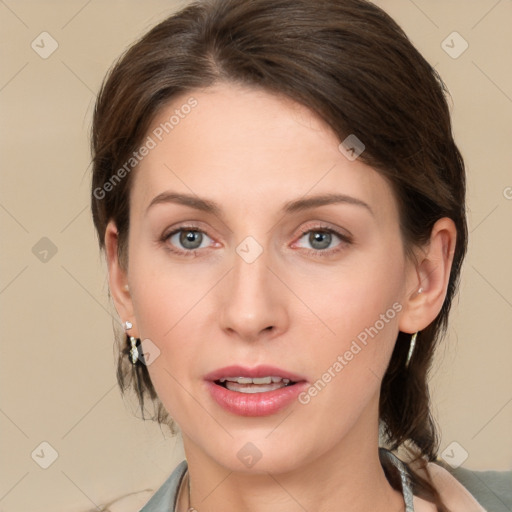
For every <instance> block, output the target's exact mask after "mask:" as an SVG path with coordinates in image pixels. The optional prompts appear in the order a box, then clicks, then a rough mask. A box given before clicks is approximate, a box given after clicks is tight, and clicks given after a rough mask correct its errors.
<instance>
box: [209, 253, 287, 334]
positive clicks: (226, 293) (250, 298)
mask: <svg viewBox="0 0 512 512" xmlns="http://www.w3.org/2000/svg"><path fill="white" fill-rule="evenodd" d="M234 259H235V261H234V268H233V269H232V271H231V272H230V273H229V274H228V276H226V280H225V282H224V283H223V287H222V290H219V292H220V293H221V295H222V297H221V298H220V303H221V310H220V312H219V321H220V327H221V328H222V330H223V331H224V332H226V333H228V334H229V335H230V336H232V337H233V336H234V337H238V338H239V339H242V340H245V341H256V340H259V339H263V338H264V339H271V338H274V337H276V336H278V335H280V334H282V333H283V332H285V331H286V330H287V329H288V324H289V312H288V304H287V300H288V297H287V295H286V291H285V290H284V287H283V284H282V283H281V282H280V281H279V279H277V277H276V276H275V275H274V272H273V271H271V270H270V269H269V267H268V263H269V261H268V259H267V257H266V255H265V251H264V252H263V254H262V255H261V256H260V257H259V258H258V259H257V260H256V261H254V262H252V263H247V262H246V261H244V260H243V259H242V258H241V257H239V256H238V255H235V258H234Z"/></svg>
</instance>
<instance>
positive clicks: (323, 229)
mask: <svg viewBox="0 0 512 512" xmlns="http://www.w3.org/2000/svg"><path fill="white" fill-rule="evenodd" d="M181 231H197V232H198V233H202V234H203V235H206V236H209V235H208V234H207V233H206V232H205V231H203V230H202V229H200V228H199V227H198V226H194V225H181V226H178V227H177V228H176V229H174V230H172V231H170V232H169V233H165V234H164V235H162V237H161V239H160V242H161V243H163V244H164V245H165V247H166V248H167V250H169V251H171V252H173V253H175V254H179V255H182V256H186V257H197V256H198V252H199V251H200V249H192V250H185V249H177V248H176V247H175V246H171V245H170V244H169V243H168V242H169V239H170V238H171V237H172V236H173V235H175V234H176V233H179V232H181ZM312 232H318V233H329V234H331V235H335V236H337V237H338V238H339V239H340V243H339V244H338V245H337V246H336V247H335V248H334V249H324V250H320V249H303V250H305V251H306V254H308V255H311V256H315V257H316V256H321V257H326V256H332V255H333V254H336V253H338V252H339V251H341V250H343V248H344V247H345V246H346V245H350V244H352V243H353V241H352V239H351V237H349V236H348V235H345V234H342V233H340V232H339V231H337V230H335V229H333V228H331V227H328V226H315V227H310V228H308V229H304V230H302V231H301V233H300V235H299V237H298V238H297V240H300V239H301V238H302V237H304V235H307V234H309V233H312ZM209 238H211V237H209Z"/></svg>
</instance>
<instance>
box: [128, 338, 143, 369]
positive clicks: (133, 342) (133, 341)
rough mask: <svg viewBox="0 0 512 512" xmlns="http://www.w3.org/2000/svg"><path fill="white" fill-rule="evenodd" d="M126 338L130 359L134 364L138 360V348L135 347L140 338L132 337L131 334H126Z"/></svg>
mask: <svg viewBox="0 0 512 512" xmlns="http://www.w3.org/2000/svg"><path fill="white" fill-rule="evenodd" d="M126 338H127V339H129V341H130V344H131V348H130V359H131V361H132V364H133V365H134V366H135V365H136V364H137V363H138V361H139V349H138V348H137V344H140V340H139V339H138V338H134V337H133V336H128V335H126Z"/></svg>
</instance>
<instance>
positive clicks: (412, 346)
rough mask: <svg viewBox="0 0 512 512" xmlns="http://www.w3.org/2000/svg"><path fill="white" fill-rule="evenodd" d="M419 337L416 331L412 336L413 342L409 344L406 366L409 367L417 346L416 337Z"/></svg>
mask: <svg viewBox="0 0 512 512" xmlns="http://www.w3.org/2000/svg"><path fill="white" fill-rule="evenodd" d="M417 337H418V333H417V332H415V333H414V334H413V335H412V336H411V344H410V346H409V353H408V354H407V360H406V361H405V367H406V368H408V367H409V363H410V362H411V358H412V355H413V353H414V348H415V347H416V338H417Z"/></svg>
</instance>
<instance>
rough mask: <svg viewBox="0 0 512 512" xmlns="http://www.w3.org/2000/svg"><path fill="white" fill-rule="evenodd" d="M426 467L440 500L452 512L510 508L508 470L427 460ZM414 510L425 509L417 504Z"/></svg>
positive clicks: (497, 511)
mask: <svg viewBox="0 0 512 512" xmlns="http://www.w3.org/2000/svg"><path fill="white" fill-rule="evenodd" d="M427 470H428V473H429V475H430V478H431V479H432V482H433V484H434V486H435V487H436V489H437V490H438V492H439V494H440V495H441V497H442V499H443V502H444V503H445V504H446V505H447V507H448V508H449V509H450V510H452V511H453V512H459V511H460V512H485V511H492V512H510V511H511V510H512V471H502V472H500V471H472V470H469V469H464V468H458V469H452V468H450V467H449V466H445V465H443V464H442V463H441V462H439V463H436V462H430V463H429V464H427ZM417 510H418V512H423V510H425V512H427V511H429V509H428V508H421V504H419V506H418V508H417Z"/></svg>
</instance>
